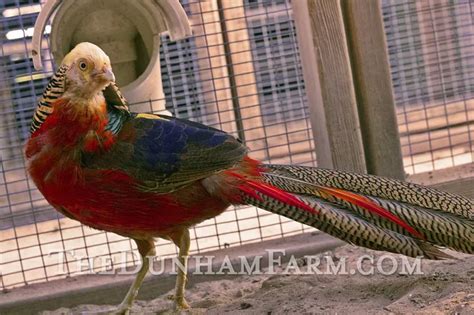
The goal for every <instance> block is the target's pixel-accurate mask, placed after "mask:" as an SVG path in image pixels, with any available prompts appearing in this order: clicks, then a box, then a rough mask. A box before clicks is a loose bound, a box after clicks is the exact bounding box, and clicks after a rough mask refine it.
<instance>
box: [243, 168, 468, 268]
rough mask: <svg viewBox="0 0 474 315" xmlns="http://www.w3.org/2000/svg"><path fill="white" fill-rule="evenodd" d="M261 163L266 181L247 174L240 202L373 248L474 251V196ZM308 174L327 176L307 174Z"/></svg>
mask: <svg viewBox="0 0 474 315" xmlns="http://www.w3.org/2000/svg"><path fill="white" fill-rule="evenodd" d="M265 168H266V169H267V170H266V171H264V172H263V173H262V174H261V175H262V176H263V179H264V181H265V183H262V182H257V181H252V180H249V179H247V181H246V184H247V185H243V186H242V189H241V190H240V191H241V194H242V199H243V201H244V202H246V203H249V204H252V205H255V206H257V207H260V208H262V209H265V210H268V211H271V212H273V213H277V214H279V215H283V216H285V217H288V218H291V219H293V220H295V221H298V222H301V223H304V224H307V225H310V226H313V227H315V228H317V229H319V230H321V231H323V232H326V233H328V234H330V235H333V236H335V237H338V238H340V239H342V240H344V241H346V242H348V243H351V244H354V245H358V246H363V247H367V248H371V249H375V250H384V251H389V252H394V253H399V254H403V255H406V256H412V257H417V256H424V257H426V258H429V259H445V258H450V256H449V255H447V254H446V253H444V252H442V251H441V250H439V249H438V247H437V246H442V247H449V248H451V249H454V250H457V251H461V252H465V253H470V254H473V253H474V246H473V244H474V236H473V230H474V221H473V219H472V202H471V201H470V200H469V199H467V198H464V197H460V196H455V195H451V194H448V193H443V192H438V191H436V190H434V189H429V188H425V187H422V186H417V185H416V186H412V184H406V183H403V182H399V181H395V180H392V179H385V178H379V177H375V176H369V175H358V174H352V173H348V172H343V175H342V178H345V177H346V176H351V178H352V180H353V181H356V182H357V181H359V182H358V183H354V182H352V183H350V184H349V182H345V181H344V180H341V178H339V177H341V175H340V173H339V172H338V171H331V170H323V171H322V173H321V170H320V169H316V168H306V167H300V166H297V167H295V166H287V167H285V166H283V165H278V166H273V165H266V166H265ZM328 172H331V176H332V177H331V176H330V175H329V173H328ZM301 174H304V176H303V175H301ZM308 174H312V175H313V176H316V177H317V176H328V178H326V179H324V180H323V179H318V178H313V177H310V178H309V177H308V176H309V175H308ZM336 178H337V179H336ZM392 182H395V186H394V187H392V186H390V185H391V183H392ZM328 183H329V184H328ZM341 183H342V184H341ZM366 185H368V186H370V188H367V187H366ZM374 185H378V189H374V188H373V187H372V186H374ZM244 187H245V188H244ZM348 187H349V189H348ZM397 188H403V190H402V191H396V189H397ZM409 188H411V189H413V190H414V191H411V190H410V189H409ZM407 189H408V190H407ZM406 190H407V191H406ZM427 192H428V193H429V196H431V197H433V196H434V197H433V199H432V200H425V199H426V195H424V194H425V193H427ZM420 195H421V196H422V200H421V201H420V200H418V199H417V198H418V197H420ZM436 198H438V199H436ZM451 199H452V203H453V204H452V205H451V206H449V208H448V209H445V208H444V207H443V205H448V204H450V203H449V202H450V200H451ZM288 200H291V202H288ZM423 205H424V206H423ZM469 207H470V208H469Z"/></svg>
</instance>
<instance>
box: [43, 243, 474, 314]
mask: <svg viewBox="0 0 474 315" xmlns="http://www.w3.org/2000/svg"><path fill="white" fill-rule="evenodd" d="M330 255H331V257H334V258H335V261H337V259H341V258H342V259H344V257H346V261H347V264H346V266H347V268H348V269H347V270H351V269H352V268H355V267H356V266H357V261H362V260H361V259H360V257H362V256H364V255H373V256H374V257H375V260H374V263H372V262H371V261H370V260H368V259H366V260H363V263H362V266H364V270H366V271H367V270H370V268H371V267H372V266H376V264H377V262H380V261H382V260H380V258H381V256H382V255H384V253H378V252H374V251H369V250H365V249H361V248H355V247H352V246H344V247H341V248H338V249H337V250H336V251H334V252H332V253H330ZM392 257H395V258H396V262H397V263H400V265H399V268H398V270H401V269H400V266H401V259H402V258H401V256H398V255H393V256H392ZM459 257H460V260H457V261H456V260H447V261H423V262H422V263H421V269H420V270H421V272H422V274H419V275H403V274H400V273H399V272H397V273H395V274H392V275H384V274H382V273H379V272H377V268H375V270H376V272H375V274H373V275H370V276H364V275H362V274H360V273H358V272H356V273H355V274H353V275H347V274H346V275H341V274H339V275H334V274H323V275H321V274H320V275H316V274H312V275H294V274H290V275H288V274H282V271H283V269H284V266H283V267H280V268H279V271H280V272H278V273H277V274H274V275H253V276H240V277H238V278H236V279H234V280H219V281H210V282H203V283H199V284H197V285H195V286H194V287H190V288H188V290H187V299H188V301H189V303H190V304H191V306H192V310H191V311H189V312H190V313H192V314H203V313H206V314H223V313H227V314H239V313H252V314H285V313H298V314H308V313H316V314H349V313H351V314H430V315H431V314H474V290H473V288H474V256H467V255H463V256H459ZM411 262H413V261H411ZM299 263H300V266H301V268H302V269H303V268H304V265H305V261H304V260H299ZM392 265H393V263H392V261H391V260H390V259H384V260H383V264H382V266H383V267H385V268H384V270H385V271H387V270H390V269H391V268H390V267H391V266H392ZM367 268H368V269H367ZM318 269H319V270H326V269H324V263H323V264H321V266H320V267H319V268H318ZM171 293H172V292H169V293H168V294H171ZM168 294H165V295H163V296H160V297H158V298H157V299H155V300H152V301H137V302H136V303H135V306H134V308H133V311H132V313H134V314H142V313H147V314H161V313H169V312H170V311H169V310H170V309H171V307H172V304H171V302H170V301H169V300H167V299H166V296H167V295H168ZM104 309H107V306H104V305H102V306H97V305H81V306H78V307H76V308H74V309H64V308H63V309H58V310H55V311H52V312H44V313H43V315H46V314H76V313H81V312H84V311H88V312H91V313H95V312H96V311H99V310H104Z"/></svg>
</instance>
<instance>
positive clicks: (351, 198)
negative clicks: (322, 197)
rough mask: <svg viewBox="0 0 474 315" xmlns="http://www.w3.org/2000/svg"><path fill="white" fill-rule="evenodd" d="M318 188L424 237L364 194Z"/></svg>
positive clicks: (418, 236)
mask: <svg viewBox="0 0 474 315" xmlns="http://www.w3.org/2000/svg"><path fill="white" fill-rule="evenodd" d="M318 189H319V190H321V191H323V192H325V193H327V194H329V195H332V196H334V197H337V198H340V199H343V200H345V201H347V202H350V203H352V204H354V205H357V206H359V207H361V208H364V209H366V210H369V211H371V212H374V213H376V214H378V215H379V216H381V217H382V218H385V219H387V220H390V221H392V222H394V223H396V224H398V225H400V226H401V227H402V228H404V229H405V230H406V231H407V232H409V233H410V234H412V235H413V236H415V237H417V238H421V239H424V238H425V237H424V236H423V234H421V233H420V232H418V231H417V230H415V229H414V228H412V227H411V226H410V225H409V224H408V223H406V222H405V221H403V220H402V219H400V218H399V217H397V216H396V215H394V214H392V213H391V212H389V211H388V210H387V209H385V208H382V207H380V206H379V205H377V204H375V203H374V202H372V201H370V200H369V199H367V198H366V197H364V196H361V195H358V194H355V193H353V192H350V191H346V190H342V189H337V188H329V187H322V186H318Z"/></svg>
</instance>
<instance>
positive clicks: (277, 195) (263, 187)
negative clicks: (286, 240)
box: [226, 171, 319, 214]
mask: <svg viewBox="0 0 474 315" xmlns="http://www.w3.org/2000/svg"><path fill="white" fill-rule="evenodd" d="M226 173H227V174H229V175H231V176H233V177H236V178H239V179H243V180H244V182H242V184H241V185H240V186H239V190H240V191H242V192H244V193H246V194H247V195H250V196H251V197H253V198H256V199H258V200H262V198H261V197H260V196H258V195H257V194H256V192H259V193H262V194H264V195H265V196H268V197H270V198H273V199H275V200H278V201H280V202H282V203H284V204H287V205H289V206H293V207H296V208H300V209H302V210H305V211H307V212H309V213H312V214H318V213H319V212H318V211H316V209H314V208H312V207H310V206H308V205H307V204H305V203H304V202H302V201H301V200H299V199H298V198H296V197H295V196H293V195H292V194H290V193H288V192H286V191H283V190H280V189H278V188H276V187H273V186H271V185H268V184H265V183H262V182H258V181H255V180H252V179H249V178H246V177H245V176H243V175H240V174H238V173H235V172H233V171H227V172H226Z"/></svg>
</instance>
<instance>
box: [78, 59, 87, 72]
mask: <svg viewBox="0 0 474 315" xmlns="http://www.w3.org/2000/svg"><path fill="white" fill-rule="evenodd" d="M79 69H81V70H82V71H84V70H86V69H87V63H86V62H85V61H81V62H79Z"/></svg>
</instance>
